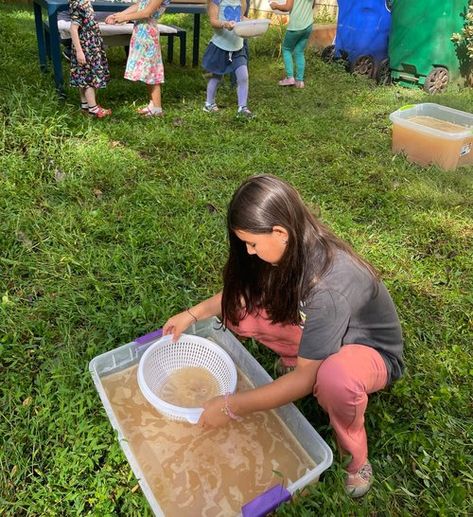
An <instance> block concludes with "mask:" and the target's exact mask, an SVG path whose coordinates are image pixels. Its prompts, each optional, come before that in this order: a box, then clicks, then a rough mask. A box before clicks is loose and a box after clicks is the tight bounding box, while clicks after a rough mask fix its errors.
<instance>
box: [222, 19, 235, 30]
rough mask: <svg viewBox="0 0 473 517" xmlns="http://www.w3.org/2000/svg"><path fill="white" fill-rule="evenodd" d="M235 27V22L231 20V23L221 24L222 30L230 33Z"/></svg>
mask: <svg viewBox="0 0 473 517" xmlns="http://www.w3.org/2000/svg"><path fill="white" fill-rule="evenodd" d="M233 27H235V22H234V21H233V20H231V21H225V22H223V28H224V29H227V30H229V31H231V30H232V29H233Z"/></svg>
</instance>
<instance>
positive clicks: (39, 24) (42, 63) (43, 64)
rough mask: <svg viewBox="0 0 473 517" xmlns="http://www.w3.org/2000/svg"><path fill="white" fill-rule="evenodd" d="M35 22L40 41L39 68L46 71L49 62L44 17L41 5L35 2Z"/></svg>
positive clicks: (37, 38) (37, 36)
mask: <svg viewBox="0 0 473 517" xmlns="http://www.w3.org/2000/svg"><path fill="white" fill-rule="evenodd" d="M33 11H34V24H35V27H36V40H37V41H38V56H39V68H40V70H41V72H46V70H47V68H48V63H47V60H46V45H45V41H44V31H43V18H42V16H41V14H42V13H41V6H40V5H39V4H37V3H36V2H34V3H33Z"/></svg>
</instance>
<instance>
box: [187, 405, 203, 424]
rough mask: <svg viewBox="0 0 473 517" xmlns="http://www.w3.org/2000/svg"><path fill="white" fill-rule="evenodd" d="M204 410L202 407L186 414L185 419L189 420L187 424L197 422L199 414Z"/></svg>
mask: <svg viewBox="0 0 473 517" xmlns="http://www.w3.org/2000/svg"><path fill="white" fill-rule="evenodd" d="M203 412H204V409H203V408H202V409H201V410H200V411H199V413H197V412H196V413H195V414H193V415H186V420H187V421H188V422H189V424H197V422H198V421H199V418H200V415H201V414H202V413H203Z"/></svg>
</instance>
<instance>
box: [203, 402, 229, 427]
mask: <svg viewBox="0 0 473 517" xmlns="http://www.w3.org/2000/svg"><path fill="white" fill-rule="evenodd" d="M224 407H225V398H224V397H215V398H213V399H210V400H208V401H207V402H205V404H204V412H203V413H202V415H201V416H200V418H199V421H198V422H197V423H198V425H200V426H201V427H204V428H205V429H212V428H215V427H222V426H224V425H226V424H228V422H230V420H231V419H230V417H228V416H227V415H226V414H225V413H224V412H223V408H224Z"/></svg>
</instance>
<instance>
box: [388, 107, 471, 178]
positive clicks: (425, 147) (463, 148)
mask: <svg viewBox="0 0 473 517" xmlns="http://www.w3.org/2000/svg"><path fill="white" fill-rule="evenodd" d="M408 120H409V122H414V123H416V124H419V125H421V126H426V127H429V128H432V129H436V130H438V131H442V132H443V133H448V134H450V135H454V134H455V133H463V132H465V131H467V130H468V129H470V128H469V127H465V126H461V125H459V124H454V123H452V122H447V121H446V120H440V119H436V118H434V117H427V116H423V115H417V116H414V117H409V119H408ZM472 139H473V135H469V136H467V137H465V138H460V139H458V138H457V139H453V140H452V139H447V138H445V137H442V135H440V134H439V135H438V136H435V135H431V134H425V133H421V132H420V131H418V130H416V129H414V128H407V127H401V126H400V125H398V124H395V125H394V128H393V152H395V153H397V152H400V151H405V153H406V155H407V157H408V158H409V159H411V160H412V161H414V162H416V163H418V164H420V165H428V164H430V163H436V164H438V165H440V166H441V167H443V168H444V169H447V170H451V169H455V168H456V167H457V166H461V165H469V164H472V163H473V149H472V145H471V144H472Z"/></svg>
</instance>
